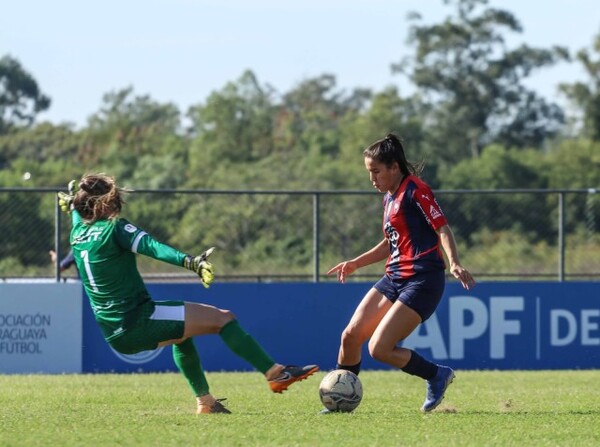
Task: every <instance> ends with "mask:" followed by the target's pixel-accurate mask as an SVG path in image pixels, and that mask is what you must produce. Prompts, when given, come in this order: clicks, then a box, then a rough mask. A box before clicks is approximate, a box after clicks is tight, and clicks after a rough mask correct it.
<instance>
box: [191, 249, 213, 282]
mask: <svg viewBox="0 0 600 447" xmlns="http://www.w3.org/2000/svg"><path fill="white" fill-rule="evenodd" d="M214 249H215V247H211V248H209V249H208V250H206V251H205V252H204V253H202V254H201V255H199V256H190V255H187V256H186V257H185V258H184V259H183V266H184V267H185V268H186V269H188V270H191V271H192V272H194V273H196V274H197V275H198V276H199V277H200V282H201V283H202V285H203V286H204V287H206V288H207V289H208V288H209V287H210V285H211V284H212V282H213V279H215V269H214V267H213V265H212V264H211V263H210V262H208V261H207V259H208V257H209V256H210V255H211V253H212V252H213V251H214Z"/></svg>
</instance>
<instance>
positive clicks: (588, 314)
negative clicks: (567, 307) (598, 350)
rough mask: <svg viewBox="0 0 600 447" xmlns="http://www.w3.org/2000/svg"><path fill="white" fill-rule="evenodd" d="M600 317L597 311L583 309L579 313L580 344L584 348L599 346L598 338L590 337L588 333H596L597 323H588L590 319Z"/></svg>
mask: <svg viewBox="0 0 600 447" xmlns="http://www.w3.org/2000/svg"><path fill="white" fill-rule="evenodd" d="M599 316H600V310H599V309H583V310H582V311H581V344H582V345H584V346H586V345H590V346H598V345H600V338H598V337H595V338H594V337H591V336H590V331H596V332H598V323H597V322H596V323H592V322H590V318H592V317H596V318H598V317H599Z"/></svg>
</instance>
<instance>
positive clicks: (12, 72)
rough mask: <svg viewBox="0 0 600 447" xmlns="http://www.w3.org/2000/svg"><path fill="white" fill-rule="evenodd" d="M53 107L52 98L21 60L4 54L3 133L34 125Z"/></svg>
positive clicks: (0, 87) (0, 72)
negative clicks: (39, 114) (36, 120)
mask: <svg viewBox="0 0 600 447" xmlns="http://www.w3.org/2000/svg"><path fill="white" fill-rule="evenodd" d="M49 107H50V98H49V97H47V96H46V95H45V94H43V93H42V91H41V90H40V88H39V86H38V84H37V82H36V80H35V79H34V78H33V76H31V74H30V73H29V72H27V70H25V69H24V68H23V66H22V65H21V63H20V62H19V61H18V60H17V59H15V58H13V57H11V56H9V55H6V56H3V57H2V58H0V135H4V134H7V133H9V132H12V131H16V130H18V129H20V128H26V127H28V126H30V125H31V124H32V123H33V122H34V120H35V118H36V115H37V114H38V113H40V112H43V111H44V110H47V109H48V108H49Z"/></svg>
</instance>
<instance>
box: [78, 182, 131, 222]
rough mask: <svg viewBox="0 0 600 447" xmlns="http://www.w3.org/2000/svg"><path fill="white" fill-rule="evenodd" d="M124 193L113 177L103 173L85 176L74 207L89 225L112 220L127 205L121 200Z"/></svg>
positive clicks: (80, 183)
mask: <svg viewBox="0 0 600 447" xmlns="http://www.w3.org/2000/svg"><path fill="white" fill-rule="evenodd" d="M123 191H124V190H122V189H121V188H118V187H117V183H116V182H115V179H114V178H113V177H111V176H108V175H106V174H102V173H100V174H88V175H84V176H83V177H82V178H81V180H80V181H79V191H77V194H76V195H75V199H74V200H73V206H74V208H75V209H76V210H77V211H78V212H79V214H80V215H81V217H82V219H83V220H84V221H86V222H88V223H93V222H95V221H97V220H100V219H110V218H113V217H116V216H117V214H119V212H120V211H121V208H122V206H123V203H125V201H124V200H123V199H122V198H121V192H123Z"/></svg>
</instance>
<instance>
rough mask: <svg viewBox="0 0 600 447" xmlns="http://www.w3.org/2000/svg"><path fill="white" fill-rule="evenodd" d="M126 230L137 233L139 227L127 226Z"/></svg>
mask: <svg viewBox="0 0 600 447" xmlns="http://www.w3.org/2000/svg"><path fill="white" fill-rule="evenodd" d="M124 228H125V231H127V232H128V233H135V232H136V231H137V227H136V226H135V225H131V224H126V225H125V227H124Z"/></svg>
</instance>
